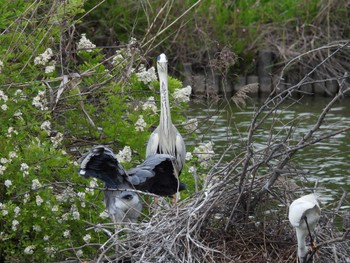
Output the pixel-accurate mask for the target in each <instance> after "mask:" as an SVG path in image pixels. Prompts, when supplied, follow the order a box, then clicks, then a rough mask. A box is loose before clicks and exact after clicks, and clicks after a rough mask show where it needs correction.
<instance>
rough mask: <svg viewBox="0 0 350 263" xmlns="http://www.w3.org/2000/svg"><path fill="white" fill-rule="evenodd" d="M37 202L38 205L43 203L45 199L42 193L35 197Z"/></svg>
mask: <svg viewBox="0 0 350 263" xmlns="http://www.w3.org/2000/svg"><path fill="white" fill-rule="evenodd" d="M35 202H36V205H37V206H41V204H42V203H43V202H44V200H43V199H42V198H41V196H40V195H37V196H36V197H35Z"/></svg>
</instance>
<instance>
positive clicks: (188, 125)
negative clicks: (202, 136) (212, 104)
mask: <svg viewBox="0 0 350 263" xmlns="http://www.w3.org/2000/svg"><path fill="white" fill-rule="evenodd" d="M182 124H183V125H184V128H185V129H186V131H187V132H194V131H195V130H196V129H197V128H198V120H197V119H196V118H194V119H190V120H188V121H184V122H182Z"/></svg>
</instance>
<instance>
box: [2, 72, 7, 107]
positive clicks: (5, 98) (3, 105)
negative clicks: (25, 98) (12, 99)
mask: <svg viewBox="0 0 350 263" xmlns="http://www.w3.org/2000/svg"><path fill="white" fill-rule="evenodd" d="M0 72H1V71H0ZM0 100H3V101H4V102H5V104H2V105H1V109H2V110H3V111H6V110H7V109H8V106H7V105H6V102H7V100H8V96H7V95H6V94H5V93H4V92H3V91H2V90H0Z"/></svg>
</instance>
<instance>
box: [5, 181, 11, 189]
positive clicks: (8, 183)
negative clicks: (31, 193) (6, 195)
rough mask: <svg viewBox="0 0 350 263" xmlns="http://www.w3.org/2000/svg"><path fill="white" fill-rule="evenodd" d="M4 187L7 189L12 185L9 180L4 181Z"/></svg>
mask: <svg viewBox="0 0 350 263" xmlns="http://www.w3.org/2000/svg"><path fill="white" fill-rule="evenodd" d="M4 184H5V186H6V187H7V188H9V187H10V186H11V185H12V181H11V180H5V183H4Z"/></svg>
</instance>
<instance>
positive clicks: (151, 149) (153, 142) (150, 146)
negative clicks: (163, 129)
mask: <svg viewBox="0 0 350 263" xmlns="http://www.w3.org/2000/svg"><path fill="white" fill-rule="evenodd" d="M158 146H159V135H158V127H157V128H156V129H155V130H154V131H153V132H152V134H151V136H150V137H149V140H148V143H147V148H146V157H148V156H150V155H153V154H156V153H157V151H158Z"/></svg>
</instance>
